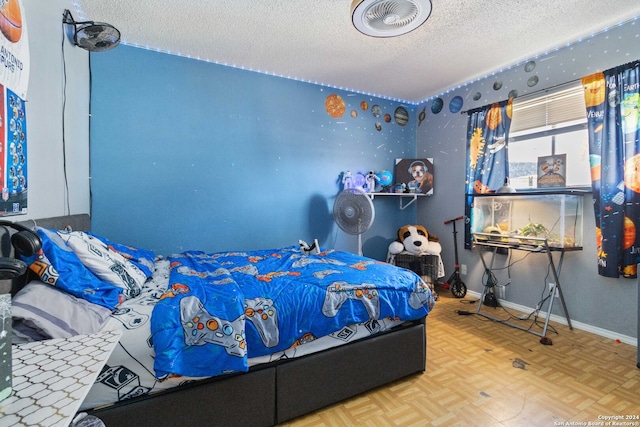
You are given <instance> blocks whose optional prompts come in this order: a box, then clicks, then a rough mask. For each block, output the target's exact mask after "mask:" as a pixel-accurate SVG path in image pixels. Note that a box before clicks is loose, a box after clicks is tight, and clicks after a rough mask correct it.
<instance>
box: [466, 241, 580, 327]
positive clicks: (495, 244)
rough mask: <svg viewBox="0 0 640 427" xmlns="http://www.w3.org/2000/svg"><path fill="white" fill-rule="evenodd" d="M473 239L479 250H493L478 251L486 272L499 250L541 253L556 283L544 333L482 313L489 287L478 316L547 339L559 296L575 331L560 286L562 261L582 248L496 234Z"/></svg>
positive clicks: (551, 296)
mask: <svg viewBox="0 0 640 427" xmlns="http://www.w3.org/2000/svg"><path fill="white" fill-rule="evenodd" d="M472 237H473V243H474V245H476V246H477V247H478V248H480V249H482V248H484V249H492V250H491V251H482V250H480V251H478V254H479V256H480V260H481V261H482V265H483V267H484V269H485V271H487V272H489V271H490V270H491V268H492V267H493V259H494V257H495V254H496V251H497V250H498V249H499V248H506V249H514V250H519V251H526V252H534V253H541V254H546V255H547V258H548V259H549V266H550V269H551V273H552V274H553V279H554V280H555V282H554V283H555V284H556V285H555V286H554V288H553V291H552V292H551V294H550V295H549V298H548V300H549V304H548V306H547V316H546V319H545V321H544V327H543V329H542V332H536V331H533V330H531V329H525V328H523V327H522V326H520V325H516V324H514V323H510V322H507V321H505V320H502V319H498V318H496V317H493V316H491V315H488V314H486V313H481V309H482V303H483V301H484V296H485V295H486V293H487V289H488V287H487V286H483V289H482V295H481V296H480V300H479V301H478V309H477V310H476V314H479V315H481V316H483V317H486V318H488V319H491V320H497V321H499V322H501V323H504V324H506V325H509V326H512V327H514V328H517V329H522V330H523V331H526V332H529V333H532V334H534V335H538V336H541V337H545V336H546V335H547V327H548V325H549V318H550V317H551V309H552V308H553V301H554V300H555V297H556V294H557V295H558V297H559V299H560V303H561V304H562V310H563V311H564V317H565V318H566V319H567V324H568V325H569V329H573V326H571V319H570V318H569V311H568V310H567V304H566V303H565V301H564V295H563V294H562V286H560V270H561V269H562V261H563V260H564V254H565V251H568V250H581V249H582V248H579V247H574V248H570V249H568V248H556V247H550V246H549V242H548V241H547V239H545V238H541V237H508V238H506V237H504V236H503V235H501V234H494V233H472ZM486 252H489V253H491V254H492V255H491V260H490V263H489V265H487V262H486V261H485V258H484V255H483V254H484V253H486ZM554 252H556V253H559V254H560V257H559V259H558V264H557V267H556V263H555V262H554V259H553V256H552V253H554ZM542 305H544V303H542ZM540 309H542V307H540Z"/></svg>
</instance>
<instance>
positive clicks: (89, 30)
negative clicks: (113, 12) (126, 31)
mask: <svg viewBox="0 0 640 427" xmlns="http://www.w3.org/2000/svg"><path fill="white" fill-rule="evenodd" d="M62 23H63V24H68V25H73V28H74V31H73V33H72V34H69V36H70V37H71V39H72V41H73V44H75V45H76V46H79V47H81V48H83V49H86V50H88V51H89V52H104V51H105V50H109V49H113V48H114V47H116V46H118V44H119V43H120V31H118V30H117V29H116V28H115V27H114V26H113V25H110V24H105V23H104V22H94V21H84V22H76V21H75V20H74V19H73V16H71V12H70V11H69V10H68V9H67V10H65V11H64V14H63V15H62Z"/></svg>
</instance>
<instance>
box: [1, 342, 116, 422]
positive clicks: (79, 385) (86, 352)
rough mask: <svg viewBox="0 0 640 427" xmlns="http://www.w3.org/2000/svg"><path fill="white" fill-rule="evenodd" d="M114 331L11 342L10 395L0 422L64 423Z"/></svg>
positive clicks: (104, 354) (96, 369)
mask: <svg viewBox="0 0 640 427" xmlns="http://www.w3.org/2000/svg"><path fill="white" fill-rule="evenodd" d="M120 335H121V332H120V331H106V332H99V333H95V334H89V335H78V336H75V337H71V338H63V339H52V340H46V341H38V342H31V343H27V344H18V345H14V346H13V347H12V353H13V355H12V356H13V357H12V364H13V394H12V395H11V396H9V397H8V398H6V399H5V400H3V401H2V402H0V426H1V427H5V426H36V425H37V426H56V427H57V426H61V427H65V426H68V425H69V424H70V423H71V421H73V418H74V417H75V415H76V412H77V411H78V409H79V408H80V405H81V404H82V401H83V400H84V398H85V397H86V396H87V393H88V392H89V389H90V388H91V386H92V385H93V383H94V381H95V380H96V378H97V376H98V374H99V373H100V371H101V370H102V367H103V366H104V364H105V363H106V361H107V359H108V358H109V356H110V355H111V352H112V351H113V349H114V348H115V346H116V344H117V343H118V341H119V339H120Z"/></svg>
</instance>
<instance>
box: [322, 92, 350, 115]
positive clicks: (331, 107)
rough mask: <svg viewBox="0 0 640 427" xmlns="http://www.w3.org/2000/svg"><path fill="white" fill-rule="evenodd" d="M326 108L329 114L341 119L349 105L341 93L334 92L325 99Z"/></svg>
mask: <svg viewBox="0 0 640 427" xmlns="http://www.w3.org/2000/svg"><path fill="white" fill-rule="evenodd" d="M324 109H325V110H327V114H329V115H330V116H331V117H333V118H334V119H339V118H340V117H342V115H343V114H344V112H345V111H346V110H347V106H346V105H345V104H344V100H343V99H342V97H341V96H340V95H338V94H335V93H333V94H331V95H329V96H327V99H325V101H324Z"/></svg>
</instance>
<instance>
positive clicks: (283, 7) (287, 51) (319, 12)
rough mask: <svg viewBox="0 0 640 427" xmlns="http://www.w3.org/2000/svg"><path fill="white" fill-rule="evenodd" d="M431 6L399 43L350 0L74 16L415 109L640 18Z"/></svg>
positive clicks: (621, 9) (532, 6) (109, 5)
mask: <svg viewBox="0 0 640 427" xmlns="http://www.w3.org/2000/svg"><path fill="white" fill-rule="evenodd" d="M432 3H433V9H432V12H431V16H430V17H429V19H428V20H427V22H426V23H425V24H424V25H422V26H421V27H419V28H418V29H417V30H415V31H413V32H411V33H408V34H405V35H403V36H399V37H394V38H374V37H368V36H365V35H363V34H361V33H360V32H358V31H357V30H356V29H355V28H354V27H353V25H352V22H351V1H350V0H306V1H300V0H297V1H296V0H182V1H175V0H134V1H131V0H109V1H104V0H75V2H74V4H75V5H76V6H75V9H72V10H71V11H72V14H73V16H74V18H75V19H76V20H77V21H79V20H92V21H99V22H107V23H109V24H112V25H114V26H115V27H116V28H118V29H119V30H120V32H121V33H122V43H123V44H127V45H131V46H137V47H142V48H149V49H154V50H159V51H162V52H167V53H171V54H176V55H181V56H186V57H191V58H196V59H201V60H205V61H210V62H215V63H220V64H225V65H230V66H235V67H239V68H245V69H251V70H253V71H259V72H263V73H267V74H273V75H276V76H283V77H287V78H293V79H297V80H301V81H307V82H312V83H318V84H323V85H326V86H331V87H335V88H342V89H346V90H350V91H354V92H359V93H364V94H371V95H375V96H380V97H385V98H390V99H397V100H402V101H405V102H409V103H419V102H421V101H424V100H426V99H428V98H430V97H433V96H435V95H439V94H441V93H443V92H446V91H447V90H449V89H453V88H455V87H457V86H459V85H461V84H464V83H468V82H470V81H474V80H477V79H479V78H482V77H485V76H487V75H490V74H491V73H494V72H498V71H500V70H501V69H503V68H506V67H509V66H515V65H516V64H518V63H522V62H523V61H526V60H527V59H531V58H534V57H535V56H537V55H541V54H544V53H545V52H548V51H552V50H554V49H556V48H562V47H564V46H566V45H567V44H571V43H574V42H576V41H578V40H579V39H581V38H584V37H588V36H590V35H591V34H593V33H597V32H600V31H603V30H605V29H606V28H607V27H610V26H613V25H617V24H619V23H622V22H626V21H628V20H630V19H635V17H636V16H638V15H640V2H638V1H631V0H608V1H606V2H598V3H594V2H593V1H587V0H563V1H557V0H539V1H537V2H532V1H530V0H483V1H474V0H432ZM596 6H597V7H596Z"/></svg>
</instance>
